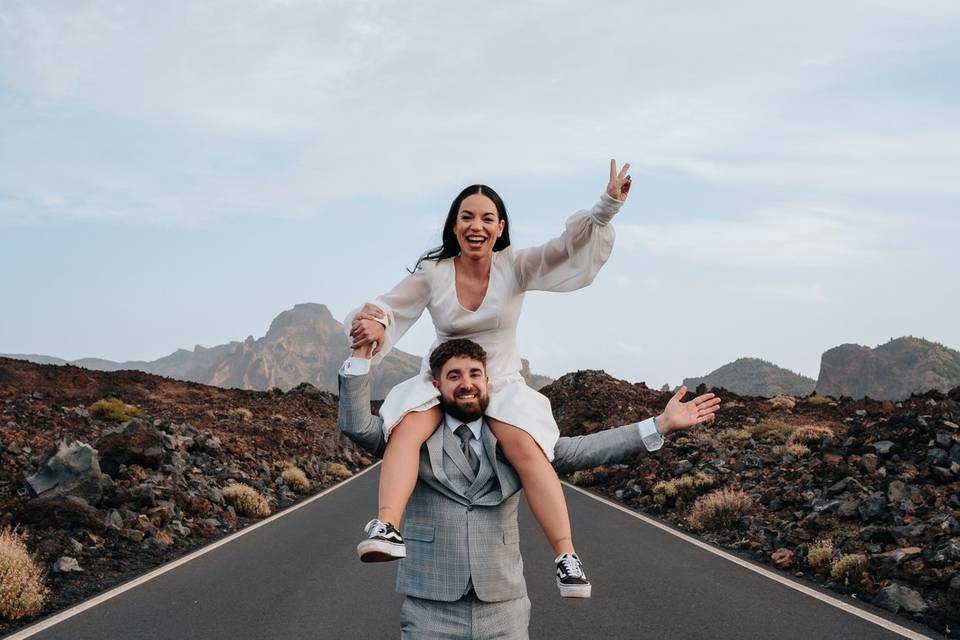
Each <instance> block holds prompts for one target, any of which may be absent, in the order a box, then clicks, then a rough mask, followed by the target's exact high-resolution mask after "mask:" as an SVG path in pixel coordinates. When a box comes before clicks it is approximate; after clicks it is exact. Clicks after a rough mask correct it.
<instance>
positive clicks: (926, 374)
mask: <svg viewBox="0 0 960 640" xmlns="http://www.w3.org/2000/svg"><path fill="white" fill-rule="evenodd" d="M957 385H960V351H955V350H953V349H950V348H948V347H945V346H943V345H942V344H939V343H937V342H930V341H929V340H924V339H923V338H915V337H913V336H905V337H902V338H897V339H895V340H890V342H887V343H885V344H882V345H879V346H878V347H876V348H875V349H871V348H870V347H864V346H862V345H859V344H842V345H840V346H839V347H834V348H833V349H830V350H829V351H826V352H825V353H824V354H823V356H822V358H821V359H820V376H819V377H818V379H817V393H820V394H823V395H833V396H840V395H846V396H851V397H853V398H862V397H864V396H869V397H871V398H874V399H880V400H885V399H886V400H901V399H903V398H906V397H907V396H909V395H910V394H911V393H913V392H921V391H927V390H929V389H937V390H938V391H942V392H944V393H946V392H947V391H948V390H950V389H952V388H954V387H956V386H957Z"/></svg>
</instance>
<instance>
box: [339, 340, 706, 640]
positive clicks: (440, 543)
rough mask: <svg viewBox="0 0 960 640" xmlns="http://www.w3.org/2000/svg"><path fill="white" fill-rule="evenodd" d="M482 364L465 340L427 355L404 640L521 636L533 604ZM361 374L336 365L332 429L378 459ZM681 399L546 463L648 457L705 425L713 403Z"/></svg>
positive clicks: (410, 516)
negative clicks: (435, 404)
mask: <svg viewBox="0 0 960 640" xmlns="http://www.w3.org/2000/svg"><path fill="white" fill-rule="evenodd" d="M485 364H486V354H485V353H484V351H483V349H482V348H481V347H480V346H479V345H478V344H476V343H475V342H471V341H470V340H449V341H447V342H444V343H443V344H441V345H439V346H438V347H437V348H436V349H434V351H433V353H431V354H430V369H431V372H432V375H433V378H434V384H435V385H436V386H437V388H438V390H439V391H440V406H441V409H442V410H443V411H444V421H443V424H441V425H438V426H439V427H440V428H439V429H437V430H436V431H435V432H434V433H433V435H432V436H430V438H429V439H428V440H427V442H426V444H424V446H423V448H422V449H421V451H420V471H419V478H418V481H417V485H416V488H415V489H414V491H413V495H412V496H411V498H410V501H409V503H408V504H407V510H406V513H405V514H404V518H403V525H402V530H403V531H402V534H403V541H404V542H405V547H406V549H405V554H406V557H405V558H404V559H403V560H401V561H400V567H399V570H398V572H397V583H396V588H397V591H398V592H400V593H403V594H405V595H406V596H407V597H406V599H405V600H404V603H403V606H402V608H401V612H400V617H401V637H403V638H411V639H412V638H417V639H421V638H441V637H442V638H505V639H511V638H512V639H525V638H527V637H528V636H527V627H528V625H529V622H530V600H529V598H528V597H527V590H526V584H525V582H524V579H523V560H522V559H521V557H520V536H519V525H518V522H517V507H518V506H519V504H520V494H519V491H520V489H521V488H522V487H521V486H520V481H519V477H518V476H517V474H516V472H515V471H514V470H513V468H512V467H511V466H510V464H509V463H508V462H507V460H506V458H505V457H504V456H503V455H502V453H501V452H500V451H499V449H498V448H497V441H496V439H495V438H494V436H493V433H492V432H491V431H490V429H489V428H488V427H487V425H486V423H485V422H484V420H483V412H484V409H485V408H486V404H487V400H488V394H487V376H486V371H485ZM368 372H369V360H367V359H366V358H363V357H358V356H357V354H354V356H352V357H350V358H348V359H347V361H346V362H344V364H343V367H341V369H340V377H339V379H340V407H339V415H338V423H339V426H340V430H341V431H342V432H343V433H344V434H346V435H347V436H348V437H349V438H350V439H351V440H353V441H354V442H356V443H357V444H359V445H360V446H361V447H363V448H364V449H366V450H368V451H370V452H371V453H373V454H375V455H377V456H381V455H382V454H383V450H384V448H385V446H386V442H385V441H384V437H383V429H382V426H383V425H382V420H381V419H380V418H379V417H378V416H373V415H371V414H370V379H369V378H370V376H369V375H368ZM685 394H686V388H685V387H681V388H680V390H679V391H678V392H677V393H676V394H675V395H674V396H673V398H671V399H670V402H669V403H668V404H667V407H666V409H665V410H664V412H663V413H662V414H661V415H659V416H657V417H656V418H649V419H647V420H644V421H642V422H640V423H635V424H629V425H626V426H622V427H617V428H614V429H607V430H605V431H600V432H597V433H593V434H590V435H587V436H577V437H574V438H566V437H564V438H560V439H559V440H558V441H557V445H556V448H555V450H554V459H553V465H554V467H555V468H556V469H557V471H558V472H562V473H569V472H571V471H575V470H577V469H584V468H590V467H595V466H597V465H601V464H607V463H611V462H617V461H619V460H622V459H625V458H629V457H631V456H633V455H635V454H637V453H639V452H641V451H655V450H657V449H659V448H660V447H661V446H663V436H664V435H667V434H668V433H670V432H672V431H676V430H680V429H686V428H688V427H691V426H693V425H695V424H698V423H700V422H705V421H707V420H710V419H712V417H713V415H714V413H715V412H716V411H717V409H718V408H719V406H720V399H719V398H715V397H714V395H713V394H712V393H708V394H704V395H702V396H699V397H697V398H694V399H693V400H691V401H690V402H686V403H682V402H680V400H681V398H683V396H684V395H685ZM464 426H466V427H467V429H463V427H464ZM370 534H371V541H373V542H379V543H383V544H391V543H396V540H391V539H390V538H389V536H388V535H385V534H386V532H377V531H371V532H370ZM377 538H381V539H380V540H377ZM571 566H576V565H575V564H574V563H571ZM557 579H558V582H560V584H561V586H562V585H563V584H564V583H566V584H567V586H568V587H569V588H574V589H575V588H577V585H578V583H580V584H587V582H586V579H585V576H583V575H582V574H580V575H577V573H576V571H572V572H571V573H569V574H564V572H563V568H562V567H561V568H560V569H558V578H557Z"/></svg>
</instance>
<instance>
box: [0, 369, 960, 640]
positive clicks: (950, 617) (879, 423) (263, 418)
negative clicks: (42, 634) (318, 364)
mask: <svg viewBox="0 0 960 640" xmlns="http://www.w3.org/2000/svg"><path fill="white" fill-rule="evenodd" d="M702 391H704V389H702V388H701V389H700V390H698V392H702ZM717 392H718V394H719V395H720V396H721V398H722V399H723V408H722V410H721V412H720V413H719V414H718V418H717V420H716V421H715V422H714V423H713V424H710V425H703V426H700V427H697V428H695V429H693V430H690V431H689V432H686V433H682V434H674V435H672V436H670V437H669V442H668V444H667V445H666V446H665V447H664V448H663V449H661V450H660V451H659V452H657V453H655V454H652V455H651V454H645V455H640V456H637V458H636V459H634V460H629V461H626V462H625V463H624V464H618V465H609V466H605V467H598V468H596V469H594V470H590V471H584V472H578V473H577V474H574V475H573V476H571V479H572V480H573V481H574V482H576V483H577V484H580V485H582V486H586V487H588V488H589V489H591V490H594V491H597V492H599V493H601V494H604V495H606V496H608V497H610V498H612V499H614V500H618V501H620V502H621V503H623V504H625V505H626V506H628V507H631V508H634V509H637V510H640V511H644V512H647V513H650V514H651V515H654V516H656V517H659V518H661V519H664V520H666V521H669V522H672V523H673V524H675V525H676V526H678V527H679V528H682V529H685V530H690V531H692V532H693V533H695V534H696V535H699V536H701V537H702V538H704V539H706V540H707V541H709V542H712V543H714V544H717V545H720V546H723V547H726V548H728V549H731V550H733V551H734V552H736V553H739V554H742V555H744V556H747V557H750V558H752V559H754V560H757V561H761V562H765V563H769V564H771V565H772V566H774V567H778V568H779V569H780V570H783V571H789V572H791V573H792V574H794V575H796V576H800V577H803V578H805V579H811V580H815V581H818V582H820V583H822V584H825V585H827V586H829V587H830V588H832V589H834V590H836V591H838V592H841V593H844V594H856V595H857V597H859V598H861V599H863V600H865V601H869V602H873V603H875V604H877V605H879V606H882V607H885V608H888V609H890V610H891V611H897V612H899V613H901V614H902V615H906V616H909V617H911V618H913V619H915V620H917V621H920V622H923V623H925V624H927V625H929V626H930V627H932V628H934V629H936V630H938V631H940V632H943V633H945V634H946V635H948V636H949V637H957V635H960V634H958V632H957V631H955V629H956V628H958V627H960V521H958V517H960V426H958V425H960V388H955V389H953V390H951V391H950V392H949V393H946V394H944V393H942V392H939V391H930V392H927V393H925V394H922V395H913V396H911V397H909V398H906V399H904V400H902V401H899V402H891V401H884V402H880V401H873V400H869V399H861V400H853V399H851V398H847V397H840V398H838V399H833V398H829V397H824V396H819V395H811V396H808V397H802V398H796V397H791V396H777V397H774V398H772V399H767V398H761V397H751V396H737V395H735V394H732V393H730V392H728V391H723V390H718V391H717ZM543 393H545V394H546V395H547V396H548V397H549V398H550V399H551V402H552V405H553V408H554V413H555V415H556V417H557V421H558V423H559V424H560V427H561V431H562V432H563V433H564V434H566V435H575V434H581V433H591V432H594V431H596V430H598V429H603V428H607V427H611V426H616V425H620V424H625V423H628V422H632V421H636V420H640V419H643V418H646V417H648V416H650V415H654V414H657V413H659V412H660V411H661V410H662V408H663V406H664V405H665V404H666V402H667V400H668V399H669V397H670V394H669V393H665V392H661V391H655V390H652V389H649V388H647V387H646V385H644V384H643V383H636V384H633V383H628V382H624V381H622V380H617V379H615V378H612V377H611V376H608V375H606V374H605V373H603V372H599V371H580V372H577V373H572V374H568V375H565V376H563V377H562V378H560V379H558V380H556V381H555V382H553V383H552V384H550V385H548V386H547V387H545V388H544V389H543ZM109 397H114V398H119V399H120V400H122V401H123V403H129V405H135V406H136V407H137V408H139V410H140V411H142V413H141V415H139V416H138V417H133V418H132V419H130V417H129V416H124V417H123V418H122V421H118V420H112V419H110V418H109V417H108V416H107V415H102V414H101V413H99V412H98V405H97V404H96V403H97V401H98V400H102V399H104V398H109ZM121 408H123V407H122V405H121ZM335 422H336V397H334V396H332V395H331V394H329V393H326V392H322V391H319V390H317V389H316V388H314V387H312V386H310V385H301V386H299V387H296V388H294V389H291V390H289V391H287V392H282V391H280V390H274V391H270V392H261V391H245V390H238V389H222V388H217V387H211V386H204V385H199V384H195V383H189V382H180V381H175V380H170V379H166V378H161V377H158V376H154V375H150V374H146V373H142V372H137V371H119V372H98V371H90V370H87V369H82V368H78V367H73V366H53V365H37V364H33V363H28V362H24V361H19V360H9V359H2V358H0V527H2V526H3V525H7V524H9V525H15V526H16V527H17V528H18V529H19V530H20V531H23V532H25V533H26V535H27V545H28V548H29V550H30V552H31V553H33V554H35V555H36V557H37V559H38V562H39V563H40V564H41V566H42V567H43V570H44V572H45V575H44V581H45V583H46V584H47V585H48V586H49V587H50V588H51V595H50V596H49V598H48V600H47V602H46V604H45V605H44V608H43V610H42V611H41V612H40V613H38V614H37V615H35V616H32V617H30V618H27V619H21V620H16V621H12V622H11V621H7V620H0V635H5V634H7V633H11V632H13V631H14V630H15V629H17V628H20V627H22V626H25V625H27V624H29V623H30V621H31V620H35V619H37V618H39V617H43V616H45V615H48V614H50V613H52V612H54V611H57V610H59V609H62V608H64V607H67V606H69V605H71V604H74V603H76V602H78V601H80V600H83V599H86V598H88V597H90V596H91V595H93V594H95V593H98V592H100V591H103V590H105V589H108V588H110V587H111V586H114V585H116V584H118V583H120V582H122V581H125V580H128V579H129V578H131V577H134V576H136V575H138V574H142V573H145V572H146V571H149V570H150V569H152V568H154V567H155V566H157V565H159V564H162V563H164V562H167V561H169V560H171V559H173V558H175V557H179V556H181V555H183V554H185V553H187V552H189V551H191V550H194V549H196V548H198V547H199V546H202V545H204V544H206V543H208V542H210V541H212V540H215V539H217V538H219V537H222V536H224V535H226V534H228V533H229V532H231V531H234V530H236V529H238V528H241V527H243V526H244V525H246V524H249V523H251V522H254V521H255V520H256V519H257V517H255V516H248V515H244V513H243V506H242V505H241V504H239V503H236V502H233V501H231V500H230V498H229V495H228V494H230V493H231V490H232V489H231V487H234V488H235V486H236V485H240V484H245V485H249V486H250V487H252V488H253V489H255V490H256V491H257V492H259V493H260V494H261V495H262V496H263V497H264V498H265V505H264V507H265V508H266V509H268V510H269V511H270V512H275V511H277V510H279V509H282V508H284V507H286V506H288V505H290V504H293V503H294V502H296V501H298V500H300V499H302V498H303V496H305V495H309V494H310V493H314V492H316V491H318V490H320V489H322V488H324V487H327V486H330V485H331V484H333V483H334V482H336V481H339V480H341V479H343V478H346V477H349V475H351V474H352V473H354V472H356V471H358V470H359V469H361V468H363V467H365V466H367V465H369V464H370V462H371V461H370V460H369V459H367V458H366V457H364V456H363V455H361V454H360V453H359V451H358V450H357V449H355V448H354V446H353V445H352V444H351V443H350V442H349V441H348V440H347V439H346V438H344V437H342V436H340V434H339V433H338V432H337V429H336V424H335ZM291 466H296V467H298V468H299V469H300V470H302V471H303V477H304V482H305V483H307V484H308V485H309V486H303V485H302V484H301V481H298V480H297V479H296V477H295V476H294V475H291V474H289V471H290V469H289V468H290V467H291ZM54 485H56V486H54ZM57 487H59V488H57ZM58 494H62V495H58ZM721 494H723V496H734V497H733V498H730V500H729V502H724V503H723V504H724V505H726V506H724V507H723V508H724V509H726V511H722V510H721V512H720V515H721V516H723V517H720V518H713V519H710V518H704V517H702V514H703V510H702V509H700V507H701V506H702V503H703V502H704V501H705V500H708V499H713V498H715V497H717V496H721ZM723 496H721V497H723ZM723 500H727V498H726V497H723ZM698 514H699V515H698Z"/></svg>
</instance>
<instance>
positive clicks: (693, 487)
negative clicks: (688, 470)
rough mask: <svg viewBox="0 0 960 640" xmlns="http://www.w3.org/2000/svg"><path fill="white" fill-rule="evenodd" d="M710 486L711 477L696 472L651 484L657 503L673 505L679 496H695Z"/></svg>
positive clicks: (688, 498)
mask: <svg viewBox="0 0 960 640" xmlns="http://www.w3.org/2000/svg"><path fill="white" fill-rule="evenodd" d="M712 486H713V478H711V477H710V476H708V475H706V474H704V473H700V472H697V473H696V474H694V475H692V476H683V477H681V478H675V479H673V480H667V481H664V482H658V483H657V484H655V485H654V486H653V501H654V502H655V503H656V504H659V505H673V504H675V503H676V501H677V500H678V499H680V498H682V499H684V500H690V499H691V498H695V497H696V496H698V495H700V494H701V493H703V492H704V491H705V490H707V489H709V488H710V487H712Z"/></svg>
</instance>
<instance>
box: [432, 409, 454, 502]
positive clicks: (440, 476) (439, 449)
mask: <svg viewBox="0 0 960 640" xmlns="http://www.w3.org/2000/svg"><path fill="white" fill-rule="evenodd" d="M444 431H447V427H446V425H445V424H443V423H442V422H441V423H440V428H439V429H436V430H434V432H433V434H431V436H430V437H429V438H427V451H428V452H429V453H430V466H431V467H433V475H434V477H435V478H436V479H437V481H438V482H439V483H440V484H444V485H447V486H452V485H451V484H450V480H449V479H448V478H447V473H446V471H444V470H443V442H444V437H443V432H444Z"/></svg>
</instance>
